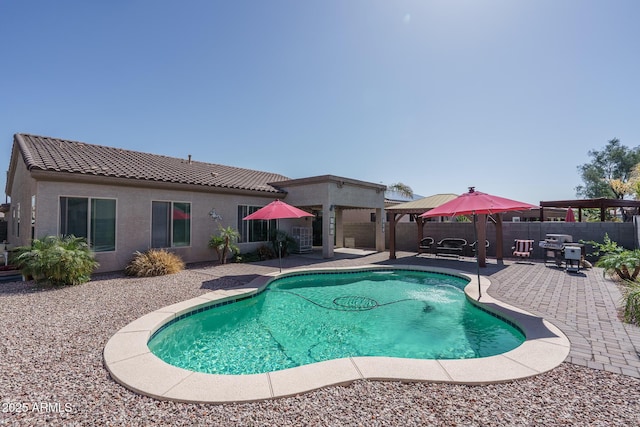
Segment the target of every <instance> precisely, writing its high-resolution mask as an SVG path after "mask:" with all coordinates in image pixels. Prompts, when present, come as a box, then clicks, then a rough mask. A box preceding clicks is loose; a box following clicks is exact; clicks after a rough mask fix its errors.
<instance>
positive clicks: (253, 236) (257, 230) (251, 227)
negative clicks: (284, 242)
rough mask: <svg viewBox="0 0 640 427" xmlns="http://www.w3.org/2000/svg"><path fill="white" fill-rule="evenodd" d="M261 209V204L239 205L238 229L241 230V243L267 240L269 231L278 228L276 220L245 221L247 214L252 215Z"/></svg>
mask: <svg viewBox="0 0 640 427" xmlns="http://www.w3.org/2000/svg"><path fill="white" fill-rule="evenodd" d="M258 209H260V206H242V205H241V206H238V231H240V239H239V242H240V243H248V242H266V241H268V240H269V232H270V231H271V230H275V229H276V220H275V219H272V220H252V221H244V220H243V219H242V218H244V217H245V216H247V215H251V214H252V213H254V212H255V211H257V210H258Z"/></svg>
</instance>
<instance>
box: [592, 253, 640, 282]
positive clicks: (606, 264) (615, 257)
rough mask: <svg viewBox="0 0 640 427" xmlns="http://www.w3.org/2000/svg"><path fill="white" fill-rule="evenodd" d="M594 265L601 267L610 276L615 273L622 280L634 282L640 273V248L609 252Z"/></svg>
mask: <svg viewBox="0 0 640 427" xmlns="http://www.w3.org/2000/svg"><path fill="white" fill-rule="evenodd" d="M596 267H602V268H603V269H604V272H606V273H609V275H611V276H613V275H614V273H615V274H616V275H617V276H618V277H619V278H620V279H622V280H625V281H628V282H635V281H636V280H637V278H638V274H639V273H640V250H639V249H636V250H634V251H629V250H623V251H622V252H610V253H608V254H606V255H604V256H602V257H601V258H600V259H599V260H598V261H597V262H596Z"/></svg>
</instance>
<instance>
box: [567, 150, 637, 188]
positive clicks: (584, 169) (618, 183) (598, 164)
mask: <svg viewBox="0 0 640 427" xmlns="http://www.w3.org/2000/svg"><path fill="white" fill-rule="evenodd" d="M589 156H590V157H591V158H592V161H591V163H585V164H584V165H581V166H578V170H579V171H580V175H581V177H582V181H583V183H584V184H583V185H579V186H577V187H576V194H577V196H578V197H585V198H588V199H593V198H598V197H606V198H609V199H623V198H624V196H625V195H627V194H631V193H632V191H633V189H632V188H631V185H630V179H631V174H632V172H633V170H634V168H635V166H636V165H637V164H638V163H640V147H635V148H628V147H626V146H624V145H622V144H620V140H619V139H618V138H613V139H611V140H609V142H608V143H607V145H606V146H605V148H604V149H603V150H602V151H598V150H591V151H589Z"/></svg>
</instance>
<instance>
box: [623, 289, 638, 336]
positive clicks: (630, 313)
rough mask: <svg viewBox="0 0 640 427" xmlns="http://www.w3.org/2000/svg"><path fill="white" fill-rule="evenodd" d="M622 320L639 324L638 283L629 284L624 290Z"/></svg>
mask: <svg viewBox="0 0 640 427" xmlns="http://www.w3.org/2000/svg"><path fill="white" fill-rule="evenodd" d="M624 321H625V322H628V323H632V324H634V325H638V326H640V285H639V284H637V283H635V284H630V285H629V287H627V289H626V291H625V306H624Z"/></svg>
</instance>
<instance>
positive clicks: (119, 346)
mask: <svg viewBox="0 0 640 427" xmlns="http://www.w3.org/2000/svg"><path fill="white" fill-rule="evenodd" d="M372 268H375V269H385V268H388V269H407V270H419V271H433V272H439V273H445V274H452V275H456V276H462V277H465V278H467V279H469V280H470V282H469V284H468V285H467V286H466V287H465V294H466V295H467V298H468V299H469V300H470V301H471V302H472V303H474V304H476V305H481V306H482V307H483V309H485V310H487V311H489V312H492V313H495V314H497V315H498V316H499V317H503V318H504V319H507V320H508V321H511V322H513V323H514V324H516V325H517V326H518V327H519V328H520V329H521V330H522V331H523V332H524V333H525V336H526V340H525V342H524V343H523V344H521V345H520V346H518V347H517V348H515V349H513V350H511V351H509V352H506V353H503V354H500V355H496V356H490V357H483V358H476V359H463V360H422V359H403V358H393V357H351V358H343V359H335V360H329V361H325V362H319V363H314V364H310V365H304V366H299V367H296V368H290V369H285V370H281V371H274V372H269V373H264V374H252V375H215V374H205V373H198V372H192V371H188V370H186V369H182V368H178V367H175V366H172V365H169V364H167V363H166V362H164V361H162V360H160V359H159V358H158V357H156V356H155V355H153V354H152V353H151V352H150V350H149V348H148V346H147V342H148V340H149V338H150V337H151V336H152V335H153V334H154V333H155V332H156V331H157V330H159V329H160V328H162V327H163V326H164V325H165V324H167V323H169V322H171V321H172V320H173V319H175V318H177V317H179V316H182V315H184V314H185V313H188V312H189V311H193V310H194V309H197V308H198V307H202V306H206V305H208V304H212V303H218V302H224V301H229V300H234V299H237V298H242V297H245V296H247V295H250V294H252V293H258V292H259V291H261V290H262V289H264V287H266V286H267V284H268V283H269V282H270V281H271V280H273V279H274V278H276V277H283V276H290V275H292V274H296V273H300V272H302V271H316V272H319V271H322V272H327V271H345V270H355V271H358V270H368V269H372ZM490 286H491V282H490V280H489V279H488V278H487V277H485V276H480V288H481V290H482V297H481V298H480V301H477V299H478V298H477V296H478V282H477V277H476V276H473V275H469V274H467V273H463V272H460V271H457V270H452V269H446V268H434V267H420V266H412V265H393V266H380V265H365V266H358V267H343V268H301V269H291V270H286V271H284V272H282V273H271V274H268V275H263V276H259V277H258V278H256V279H254V280H253V281H252V282H251V283H249V284H247V285H245V286H241V287H237V288H230V289H225V290H218V291H213V292H209V293H206V294H203V295H200V296H198V297H195V298H192V299H189V300H186V301H182V302H179V303H177V304H172V305H170V306H166V307H163V308H161V309H159V310H156V311H154V312H151V313H149V314H147V315H145V316H142V317H141V318H139V319H136V320H134V321H133V322H131V323H129V324H128V325H126V326H125V327H124V328H122V329H120V330H119V331H118V332H117V333H116V334H115V335H113V336H112V337H111V338H110V339H109V341H108V342H107V344H106V345H105V348H104V351H103V362H104V366H105V368H106V369H107V371H108V372H109V373H110V375H111V377H112V378H113V379H114V380H115V381H116V382H118V383H119V384H121V385H123V386H124V387H126V388H128V389H130V390H132V391H134V392H136V393H139V394H143V395H146V396H150V397H153V398H156V399H160V400H172V401H179V402H191V403H218V404H221V403H236V402H253V401H260V400H267V399H274V398H281V397H287V396H294V395H297V394H301V393H306V392H309V391H312V390H316V389H320V388H323V387H328V386H334V385H343V384H349V383H351V382H353V381H356V380H359V379H370V380H383V381H403V382H440V383H455V384H490V383H499V382H506V381H513V380H517V379H521V378H527V377H531V376H534V375H539V374H541V373H544V372H547V371H549V370H551V369H553V368H555V367H557V366H558V365H560V364H561V363H562V362H563V361H564V360H565V359H566V357H567V356H568V354H569V349H570V343H569V340H568V338H567V337H566V336H565V335H564V333H562V331H560V329H559V328H557V327H556V326H555V325H553V324H552V323H550V322H549V321H547V320H545V319H542V318H540V317H538V316H534V315H532V314H530V313H528V312H526V311H525V310H522V309H519V308H517V307H514V306H511V305H509V304H506V303H503V302H501V301H499V300H496V299H495V298H493V297H491V296H490V295H489V294H488V292H487V290H488V288H489V287H490Z"/></svg>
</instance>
